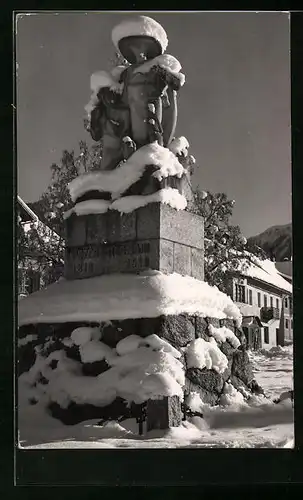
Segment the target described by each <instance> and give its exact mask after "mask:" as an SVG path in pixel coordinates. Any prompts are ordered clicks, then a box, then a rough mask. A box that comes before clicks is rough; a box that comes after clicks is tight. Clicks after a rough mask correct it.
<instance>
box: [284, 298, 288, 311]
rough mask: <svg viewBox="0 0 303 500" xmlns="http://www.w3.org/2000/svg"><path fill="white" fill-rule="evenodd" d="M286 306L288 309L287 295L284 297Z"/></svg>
mask: <svg viewBox="0 0 303 500" xmlns="http://www.w3.org/2000/svg"><path fill="white" fill-rule="evenodd" d="M284 306H285V308H286V309H287V308H288V300H287V297H285V299H284Z"/></svg>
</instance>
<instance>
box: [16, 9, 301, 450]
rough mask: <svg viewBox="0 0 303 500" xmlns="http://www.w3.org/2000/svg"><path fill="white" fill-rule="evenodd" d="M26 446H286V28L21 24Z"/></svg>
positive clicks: (133, 18)
mask: <svg viewBox="0 0 303 500" xmlns="http://www.w3.org/2000/svg"><path fill="white" fill-rule="evenodd" d="M15 65H16V67H15V84H16V117H17V118H16V127H17V133H16V161H17V182H18V193H17V207H18V209H17V213H18V222H17V232H16V234H17V259H18V287H17V288H18V289H17V293H18V333H17V339H16V349H17V353H16V359H17V374H16V377H17V399H16V401H17V408H18V410H17V425H18V447H19V448H22V449H79V448H82V449H87V448H95V449H98V448H105V449H106V448H108V449H121V448H122V449H125V448H137V449H138V448H141V449H142V448H164V449H167V448H293V447H294V414H293V412H294V409H293V406H294V392H293V300H292V213H291V202H292V193H291V113H290V111H291V106H290V102H291V101H290V83H291V79H290V15H289V13H287V12H279V11H273V12H266V11H262V12H255V11H239V12H237V11H228V12H224V11H222V12H221V11H203V12H202V11H198V12H174V11H167V12H164V11H163V12H157V11H155V12H153V11H149V12H135V11H126V12H119V11H112V12H106V11H102V12H98V11H89V12H85V11H79V12H78V11H60V12H56V11H54V12H51V11H39V12H26V13H19V14H17V16H16V19H15Z"/></svg>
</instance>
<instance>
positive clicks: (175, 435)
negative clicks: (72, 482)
mask: <svg viewBox="0 0 303 500" xmlns="http://www.w3.org/2000/svg"><path fill="white" fill-rule="evenodd" d="M250 357H251V361H252V364H253V369H254V372H255V377H256V379H257V381H258V383H259V384H260V385H261V386H262V387H263V388H264V390H265V393H266V395H267V396H269V398H270V399H269V400H267V399H264V398H255V401H254V403H253V404H252V406H250V407H248V406H247V405H243V404H242V405H241V404H239V403H238V402H237V400H236V399H235V400H234V402H231V404H230V405H229V406H228V407H225V408H222V407H215V408H209V407H208V408H207V407H206V406H205V409H204V417H205V418H204V419H203V420H202V419H200V418H198V417H193V418H192V419H190V420H189V421H187V422H184V423H183V425H182V427H180V428H174V429H170V430H169V431H167V432H160V431H159V432H152V433H149V434H147V435H145V436H143V437H141V436H139V435H138V426H137V424H136V422H135V420H126V421H124V422H122V423H121V424H118V423H116V422H109V423H107V424H106V425H104V426H103V427H100V426H97V425H96V423H97V422H96V421H91V422H85V423H82V424H78V425H75V426H64V425H63V424H61V423H60V422H57V421H56V420H54V419H52V418H50V417H47V416H45V415H43V416H42V415H39V413H38V411H37V407H35V406H33V407H31V410H30V411H31V414H27V415H23V417H22V418H21V416H20V417H19V418H20V420H19V422H20V424H19V427H20V429H22V432H21V436H20V447H22V448H23V447H24V448H44V449H45V448H292V447H293V438H294V426H293V410H292V407H291V403H290V401H289V400H288V401H285V402H283V403H281V404H279V405H273V404H272V403H271V401H272V399H274V398H276V397H279V396H280V394H281V393H282V392H284V391H286V390H289V389H292V388H293V355H292V346H289V347H286V348H283V349H281V348H280V349H276V348H274V349H273V350H271V351H269V352H268V351H267V352H260V353H258V354H252V353H250ZM42 419H43V425H42Z"/></svg>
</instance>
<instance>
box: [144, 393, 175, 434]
mask: <svg viewBox="0 0 303 500" xmlns="http://www.w3.org/2000/svg"><path fill="white" fill-rule="evenodd" d="M146 415H147V431H151V430H154V429H169V428H170V427H179V426H180V425H181V422H182V411H181V402H180V399H179V398H178V396H169V397H164V398H163V399H149V400H148V401H147V407H146Z"/></svg>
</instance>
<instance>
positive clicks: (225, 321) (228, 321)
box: [220, 318, 235, 333]
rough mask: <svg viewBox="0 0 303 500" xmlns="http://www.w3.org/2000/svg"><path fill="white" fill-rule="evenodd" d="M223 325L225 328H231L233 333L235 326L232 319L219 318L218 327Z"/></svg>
mask: <svg viewBox="0 0 303 500" xmlns="http://www.w3.org/2000/svg"><path fill="white" fill-rule="evenodd" d="M223 326H225V328H228V329H229V330H231V331H232V332H233V333H234V332H235V326H234V320H233V319H230V318H224V319H220V327H223Z"/></svg>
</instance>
